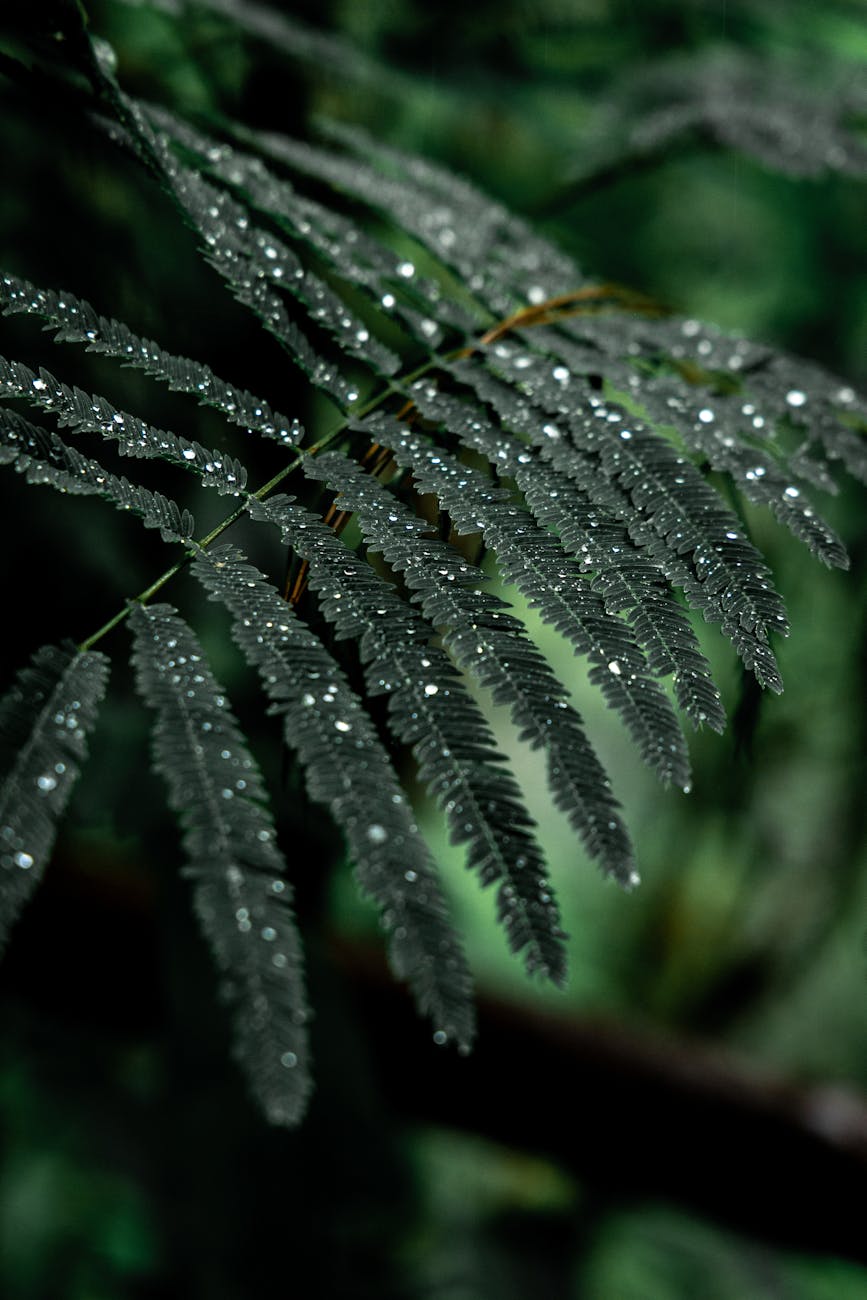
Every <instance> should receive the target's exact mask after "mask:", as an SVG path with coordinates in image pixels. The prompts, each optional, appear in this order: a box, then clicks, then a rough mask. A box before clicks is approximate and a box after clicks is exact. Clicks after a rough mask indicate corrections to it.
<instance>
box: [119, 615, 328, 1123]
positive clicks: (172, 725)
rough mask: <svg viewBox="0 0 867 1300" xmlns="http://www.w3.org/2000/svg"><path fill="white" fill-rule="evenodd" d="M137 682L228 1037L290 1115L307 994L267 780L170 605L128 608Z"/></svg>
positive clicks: (295, 1113)
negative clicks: (216, 968)
mask: <svg viewBox="0 0 867 1300" xmlns="http://www.w3.org/2000/svg"><path fill="white" fill-rule="evenodd" d="M130 626H131V628H132V632H133V636H134V641H135V644H134V648H133V653H132V664H133V667H134V668H135V673H136V684H137V686H138V689H139V693H140V694H141V696H142V699H143V700H144V701H145V703H146V704H147V705H148V706H149V707H150V708H151V709H153V711H154V713H155V714H156V720H155V725H154V732H153V754H154V765H155V767H156V768H157V770H158V771H159V772H160V773H161V774H162V775H163V777H164V778H165V781H166V783H167V785H168V788H169V802H170V804H171V805H172V807H173V808H174V809H175V811H176V812H177V814H178V816H179V818H180V821H181V825H182V826H183V834H184V848H185V850H186V854H187V859H188V866H187V867H186V873H187V874H188V875H189V876H191V877H192V879H193V880H194V882H195V884H194V900H195V906H196V912H197V913H198V917H199V921H200V922H201V925H202V929H203V931H204V933H205V934H206V936H207V938H208V940H209V942H210V943H211V946H212V947H213V949H214V953H215V955H216V958H217V961H218V962H219V964H220V966H221V967H222V968H223V970H224V972H225V975H226V979H225V983H224V986H223V988H224V993H225V996H226V998H227V1000H229V1001H231V1002H232V1003H233V1004H235V1006H236V1015H235V1025H236V1035H237V1039H236V1048H237V1053H238V1056H239V1058H240V1060H241V1062H242V1063H243V1065H244V1067H245V1069H246V1071H247V1073H248V1076H249V1078H250V1083H251V1086H252V1088H253V1091H254V1093H255V1095H256V1097H257V1099H258V1101H259V1103H260V1104H261V1106H262V1109H263V1110H264V1111H265V1114H266V1115H267V1116H268V1118H269V1119H270V1120H271V1121H272V1122H273V1123H275V1124H292V1123H294V1122H295V1121H297V1120H298V1118H299V1117H300V1115H301V1114H302V1113H303V1110H304V1106H305V1103H306V1099H307V1094H308V1093H309V1091H310V1073H309V1063H308V1048H307V1033H306V1029H305V1022H306V1020H307V1015H308V1012H307V1001H306V995H305V992H304V977H303V972H302V964H301V947H300V943H299V940H298V934H297V931H296V929H295V921H294V918H293V916H292V912H291V908H290V903H291V899H292V886H291V885H290V883H289V881H288V880H287V879H286V864H285V862H284V860H283V856H282V854H281V853H280V850H279V849H278V847H277V843H276V833H275V830H274V825H273V822H272V820H271V817H270V814H269V812H268V810H267V808H266V807H265V804H264V800H265V797H266V796H265V788H264V785H263V782H262V777H261V775H260V773H259V770H258V768H257V767H256V764H255V762H254V760H253V758H252V757H251V756H250V754H249V752H248V750H247V747H246V745H245V743H244V739H243V736H242V735H241V731H240V729H239V727H238V724H237V722H236V721H235V719H234V717H233V716H232V712H231V710H230V708H229V705H228V703H227V701H226V696H225V694H224V692H223V688H222V686H221V685H220V684H219V682H218V681H216V679H215V678H214V676H213V674H212V673H211V671H210V669H209V668H208V666H207V663H206V662H205V656H204V652H203V650H202V647H201V645H200V644H199V642H198V640H197V639H196V637H195V636H194V634H193V633H192V632H191V630H190V629H189V627H188V626H187V625H186V623H184V621H183V619H181V618H180V617H179V616H178V614H177V613H176V611H175V610H174V609H173V608H172V607H171V605H147V606H144V605H137V606H136V608H135V609H134V610H133V612H132V614H131V615H130Z"/></svg>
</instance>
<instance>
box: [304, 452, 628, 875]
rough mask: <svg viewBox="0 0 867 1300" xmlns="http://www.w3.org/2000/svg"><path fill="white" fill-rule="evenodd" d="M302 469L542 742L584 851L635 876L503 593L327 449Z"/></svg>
mask: <svg viewBox="0 0 867 1300" xmlns="http://www.w3.org/2000/svg"><path fill="white" fill-rule="evenodd" d="M305 471H306V473H307V475H308V477H311V478H314V479H321V480H323V481H324V482H325V483H326V484H327V486H328V487H329V488H330V489H331V490H332V491H334V492H337V493H339V494H340V502H341V506H342V508H343V509H346V510H351V511H352V512H353V514H354V515H355V516H356V518H357V519H358V522H359V525H360V527H361V530H362V533H363V536H364V539H365V541H366V542H367V544H368V546H369V547H370V548H371V549H373V550H375V551H379V552H381V554H382V555H383V556H384V557H385V559H386V560H387V561H388V563H389V564H390V566H391V567H392V569H394V570H395V571H397V572H399V573H401V574H402V575H403V577H404V579H405V581H406V583H407V586H408V587H409V589H410V591H412V592H413V593H414V594H415V599H416V600H417V601H418V603H419V604H420V605H421V608H422V611H423V612H424V615H425V617H426V618H427V619H428V621H429V622H430V623H431V624H433V625H434V626H435V627H437V628H439V629H441V631H442V634H443V639H444V642H445V645H446V646H447V648H448V649H449V650H450V651H451V653H452V656H453V658H454V659H455V662H456V663H457V664H458V665H459V667H461V668H462V669H463V670H464V671H468V672H471V673H472V674H473V675H474V676H476V677H478V679H479V680H480V681H481V682H482V684H483V685H484V686H486V687H488V688H489V689H490V690H491V691H492V692H493V696H494V699H495V700H496V701H497V702H499V703H506V704H508V705H509V706H510V708H511V713H512V720H513V722H514V723H515V725H516V726H517V727H518V728H519V730H520V733H521V738H522V739H523V740H527V741H529V743H530V744H531V745H532V746H533V748H535V749H538V748H539V747H542V748H544V750H545V754H546V759H547V765H548V777H549V784H550V788H551V791H552V794H553V796H554V800H555V802H556V804H557V806H558V807H559V808H561V809H562V811H563V812H564V813H565V814H566V816H567V817H568V818H569V821H570V824H571V825H572V827H573V828H574V829H575V830H576V831H577V832H578V833H579V834H580V835H581V837H582V839H583V840H584V842H585V844H586V846H587V850H588V852H589V853H590V855H591V856H592V857H594V858H597V859H598V861H599V864H600V866H601V867H602V869H603V871H605V872H606V873H607V874H610V875H613V876H615V877H616V878H617V879H618V880H620V881H621V883H623V884H634V883H635V882H636V879H637V877H636V874H635V863H634V857H633V853H632V848H631V845H630V843H629V837H628V835H627V832H626V829H625V827H624V825H623V823H622V821H621V819H620V816H619V813H618V805H617V802H616V800H615V799H614V798H613V796H612V794H611V791H610V782H609V780H608V778H607V776H606V773H605V771H604V769H603V767H602V765H601V764H600V762H599V760H598V758H597V757H596V754H595V753H594V751H593V748H592V746H591V744H590V742H589V741H588V739H587V737H586V735H585V734H584V729H583V723H582V721H581V718H580V716H579V715H578V713H577V712H576V711H575V710H574V709H573V708H572V706H571V705H570V704H569V702H568V699H567V692H566V690H565V688H564V687H563V686H562V684H561V683H560V682H559V681H558V680H557V678H556V677H555V676H554V674H553V672H552V671H551V669H550V668H549V666H548V664H547V662H546V660H545V659H544V657H543V656H542V655H541V654H540V653H539V651H538V650H537V649H536V647H535V646H534V645H533V643H532V642H531V641H530V640H529V638H528V637H527V635H526V632H525V630H524V628H523V625H522V624H521V623H520V622H519V620H518V619H516V618H515V617H513V616H512V615H511V614H509V613H508V612H507V610H508V607H507V606H506V605H505V603H504V602H503V601H501V600H499V599H498V598H497V597H496V596H493V595H491V594H490V593H488V592H486V591H484V590H481V589H480V588H481V585H482V584H485V583H486V582H487V579H486V577H485V575H484V574H483V573H482V572H481V570H479V569H478V568H477V567H476V566H475V565H472V564H469V563H467V561H466V560H464V558H463V557H462V556H461V555H460V553H459V552H457V551H456V550H455V549H454V548H453V547H451V546H448V545H446V544H445V543H443V542H440V541H437V540H435V539H432V538H430V537H429V536H427V534H429V533H430V525H429V524H427V523H425V522H423V521H422V520H420V519H418V518H416V516H414V515H413V514H412V513H411V512H410V511H409V510H408V509H407V507H406V506H405V505H404V504H403V503H402V502H400V501H398V500H397V498H396V497H395V495H394V494H393V493H392V492H389V491H388V490H387V489H386V488H384V487H382V486H381V485H380V484H378V483H377V482H376V481H375V480H374V479H373V478H371V476H370V475H369V474H365V473H364V472H363V471H362V470H361V469H360V467H359V466H357V465H356V464H355V463H354V462H352V461H349V460H347V459H346V457H344V456H341V455H339V454H337V453H330V452H326V453H324V454H323V455H321V456H318V457H317V458H316V459H315V460H312V459H311V460H308V461H307V462H305Z"/></svg>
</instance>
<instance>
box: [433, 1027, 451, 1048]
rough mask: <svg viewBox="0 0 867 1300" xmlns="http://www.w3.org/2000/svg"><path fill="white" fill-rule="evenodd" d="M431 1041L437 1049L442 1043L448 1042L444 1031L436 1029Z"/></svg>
mask: <svg viewBox="0 0 867 1300" xmlns="http://www.w3.org/2000/svg"><path fill="white" fill-rule="evenodd" d="M433 1040H434V1042H435V1043H436V1045H437V1047H442V1046H443V1044H444V1043H447V1042H448V1034H447V1033H446V1032H445V1030H444V1029H438V1030H437V1031H436V1033H435V1034H434V1036H433Z"/></svg>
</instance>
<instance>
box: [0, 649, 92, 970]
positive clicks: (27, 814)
mask: <svg viewBox="0 0 867 1300" xmlns="http://www.w3.org/2000/svg"><path fill="white" fill-rule="evenodd" d="M108 669H109V661H108V659H107V658H106V656H105V655H103V654H100V653H98V652H97V651H87V652H85V653H79V652H77V651H76V650H75V648H74V647H71V646H70V647H63V648H62V649H61V648H59V647H57V646H43V647H42V649H40V650H37V652H36V654H35V655H34V656H33V659H32V660H31V662H30V665H29V666H28V667H27V668H24V669H22V671H21V672H20V673H19V674H18V677H17V678H16V680H15V683H14V685H13V686H12V687H11V689H10V690H9V691H8V693H7V694H6V695H5V696H4V697H3V700H2V701H0V765H2V766H0V771H2V783H0V868H2V869H0V948H2V947H3V945H5V942H6V939H7V936H8V934H9V929H10V927H11V926H12V924H13V923H14V921H15V920H16V918H17V917H18V915H19V913H20V912H21V909H22V908H23V907H24V905H25V903H26V902H27V900H28V899H29V897H30V895H31V894H32V893H33V890H34V889H35V888H36V886H37V885H38V883H39V881H40V879H41V877H42V873H43V870H44V869H45V866H46V863H47V862H48V859H49V857H50V855H51V850H52V848H53V846H54V840H55V836H56V834H57V825H58V823H59V821H60V818H61V817H62V816H63V813H64V811H65V809H66V805H67V803H68V801H69V796H70V794H71V793H72V787H73V785H74V784H75V782H76V780H77V778H78V774H79V772H80V770H81V767H82V765H83V763H84V761H85V759H86V757H87V736H88V733H89V732H90V731H91V730H92V729H93V726H94V724H95V722H96V714H97V709H98V706H99V704H100V701H101V700H102V697H103V695H104V694H105V689H106V686H107V684H108Z"/></svg>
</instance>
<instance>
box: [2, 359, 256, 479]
mask: <svg viewBox="0 0 867 1300" xmlns="http://www.w3.org/2000/svg"><path fill="white" fill-rule="evenodd" d="M8 398H23V399H24V400H25V401H27V402H29V403H30V405H31V406H37V407H40V408H41V409H42V410H44V411H50V412H51V413H52V414H54V415H55V416H56V417H57V421H58V423H59V424H60V426H61V427H62V428H63V427H65V428H71V429H78V430H81V431H83V432H86V433H99V434H101V435H102V437H103V438H105V439H106V441H110V442H115V443H117V445H118V451H119V452H120V454H121V455H122V456H136V457H145V458H149V459H156V460H163V461H166V462H168V463H169V464H170V465H180V466H181V467H182V468H184V469H188V470H192V471H193V472H195V473H197V474H198V475H199V477H200V478H201V481H202V483H204V484H205V485H206V486H207V487H213V488H216V490H217V491H218V492H220V493H222V494H224V495H230V496H239V495H240V493H241V491H242V489H243V488H244V486H245V484H246V482H247V471H246V470H245V469H244V467H243V465H241V463H240V462H239V461H237V460H235V458H234V457H233V456H229V455H228V454H227V453H225V452H221V451H208V450H207V449H206V448H205V447H202V446H201V444H200V443H198V442H191V441H190V440H189V439H187V438H179V437H178V436H177V434H174V433H169V432H167V431H166V430H165V429H157V428H154V426H153V425H150V424H146V423H145V421H144V420H140V419H139V418H138V416H137V415H130V414H129V413H128V412H127V411H118V410H117V409H116V408H115V407H114V406H112V404H111V403H110V402H108V401H106V399H105V398H104V397H100V396H98V395H96V394H94V395H92V396H88V394H87V393H85V392H82V390H81V389H80V388H69V387H68V386H67V385H66V384H63V383H61V382H60V381H59V380H57V379H55V377H54V375H52V374H51V373H50V372H49V371H48V370H45V369H44V368H43V367H41V366H40V368H39V374H38V375H37V374H36V373H35V372H34V371H32V370H30V369H29V367H27V366H25V365H22V363H21V362H20V361H7V360H6V359H5V358H4V357H0V400H2V399H8Z"/></svg>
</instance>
